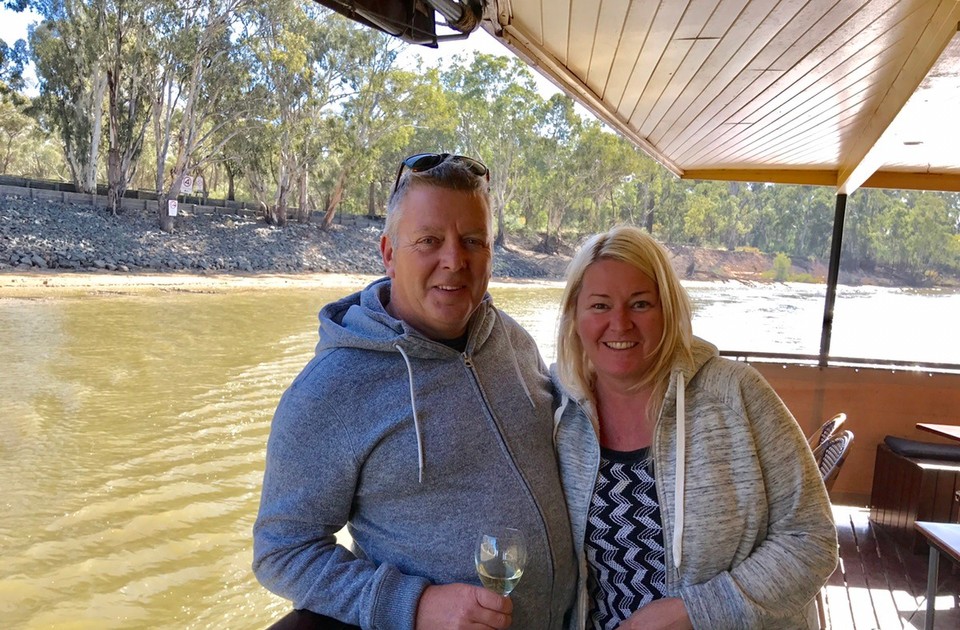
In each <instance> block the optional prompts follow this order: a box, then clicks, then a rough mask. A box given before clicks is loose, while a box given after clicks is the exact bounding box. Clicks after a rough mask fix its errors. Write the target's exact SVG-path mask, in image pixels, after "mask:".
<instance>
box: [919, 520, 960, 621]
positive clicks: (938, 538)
mask: <svg viewBox="0 0 960 630" xmlns="http://www.w3.org/2000/svg"><path fill="white" fill-rule="evenodd" d="M915 527H916V528H917V531H918V532H920V533H921V534H923V536H924V538H926V539H927V542H928V543H930V562H929V564H928V565H927V615H926V618H925V619H924V620H923V628H924V630H933V614H934V612H935V611H936V601H935V600H936V599H937V572H938V571H939V570H940V554H941V553H944V554H946V555H947V557H948V558H950V559H951V560H952V561H953V562H957V563H960V523H931V522H929V521H917V522H916V524H915Z"/></svg>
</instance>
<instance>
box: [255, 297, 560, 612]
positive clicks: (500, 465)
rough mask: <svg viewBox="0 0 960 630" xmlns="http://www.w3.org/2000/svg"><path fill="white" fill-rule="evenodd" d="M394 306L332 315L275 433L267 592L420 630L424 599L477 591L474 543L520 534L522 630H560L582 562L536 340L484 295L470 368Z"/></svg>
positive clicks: (326, 313) (267, 501)
mask: <svg viewBox="0 0 960 630" xmlns="http://www.w3.org/2000/svg"><path fill="white" fill-rule="evenodd" d="M389 291H390V282H389V280H386V279H383V280H379V281H377V282H375V283H373V284H371V285H370V286H368V287H367V288H365V289H364V290H363V291H361V292H360V293H357V294H354V295H351V296H349V297H347V298H344V299H343V300H340V301H338V302H335V303H333V304H330V305H327V306H326V307H324V308H323V310H322V311H321V314H320V343H319V344H318V346H317V352H316V356H315V357H314V358H313V359H312V360H311V361H310V363H309V364H308V365H307V366H306V367H305V368H304V370H303V371H302V372H301V373H300V375H299V376H298V377H297V378H296V380H295V381H294V382H293V384H292V385H291V386H290V388H289V389H288V390H287V391H286V392H285V393H284V395H283V398H282V400H281V401H280V404H279V406H278V408H277V411H276V414H275V416H274V419H273V424H272V427H271V431H270V438H269V442H268V444H267V460H266V471H265V474H264V479H263V494H262V496H261V503H260V513H259V515H258V517H257V521H256V524H255V525H254V562H253V568H254V572H255V573H256V576H257V579H259V580H260V582H261V583H262V584H263V585H264V586H266V587H267V588H268V589H270V590H272V591H273V592H275V593H277V594H279V595H281V596H283V597H286V598H288V599H291V600H293V605H294V607H296V608H306V609H309V610H313V611H315V612H318V613H322V614H325V615H328V616H331V617H334V618H337V619H340V620H343V621H346V622H348V623H351V624H354V625H359V626H362V627H364V628H402V629H409V628H413V625H414V621H415V614H416V608H417V603H418V601H419V598H420V595H421V593H422V592H423V590H424V589H425V588H426V587H427V585H429V584H445V583H451V582H467V583H473V584H477V585H479V581H478V579H477V575H476V570H475V567H474V558H473V556H474V544H475V541H476V538H477V536H478V534H479V533H480V532H481V530H483V529H485V528H486V527H488V526H493V525H509V526H511V527H517V528H519V529H521V530H522V531H523V532H524V533H525V535H526V539H527V545H528V564H527V568H526V571H525V572H524V574H523V579H521V580H520V583H519V585H518V586H517V588H516V590H515V591H514V593H513V595H512V597H513V601H514V627H517V628H530V629H544V630H548V629H554V628H560V627H562V625H563V618H564V614H565V613H566V612H567V610H568V609H569V607H570V605H571V602H572V600H573V594H574V584H575V574H576V569H575V557H574V553H573V548H572V543H571V540H572V537H571V534H570V525H569V519H568V516H567V511H566V509H565V507H564V502H563V492H562V489H561V486H560V479H559V473H558V468H557V463H556V457H555V454H554V451H553V448H552V443H551V436H552V430H553V422H552V410H553V404H552V403H553V398H552V389H551V385H550V377H549V374H548V373H547V371H546V369H545V367H544V365H543V361H542V360H541V359H540V354H539V352H538V351H537V348H536V345H535V344H534V342H533V339H532V338H531V337H530V336H529V335H528V334H527V333H526V332H525V331H524V330H523V329H522V328H521V327H520V326H519V325H517V323H516V322H514V321H513V320H511V319H510V318H509V317H507V316H506V315H504V314H503V313H501V312H500V311H498V310H497V309H496V308H494V307H493V304H492V303H491V301H490V298H489V296H487V298H486V299H485V301H484V302H483V303H482V304H481V305H480V307H479V308H478V309H477V312H476V313H475V314H474V316H473V318H472V319H471V321H470V324H469V329H468V330H469V332H468V340H467V344H466V349H465V351H464V352H462V353H461V352H458V351H456V350H454V349H452V348H450V347H448V346H446V345H444V344H442V343H437V342H434V341H431V340H429V339H427V338H425V337H423V336H422V335H421V334H419V333H418V332H416V331H415V330H413V329H412V328H410V327H409V326H407V325H405V324H404V323H403V322H400V321H398V320H396V319H394V318H393V317H392V316H390V315H389V314H388V313H387V312H386V310H385V309H384V304H385V303H387V301H388V300H389V295H390V293H389ZM344 524H347V525H348V529H349V532H350V534H351V536H352V538H353V545H352V549H349V550H348V549H346V548H345V547H342V546H340V545H338V544H337V543H336V540H335V539H334V533H335V532H337V531H338V530H339V529H340V528H341V527H343V526H344Z"/></svg>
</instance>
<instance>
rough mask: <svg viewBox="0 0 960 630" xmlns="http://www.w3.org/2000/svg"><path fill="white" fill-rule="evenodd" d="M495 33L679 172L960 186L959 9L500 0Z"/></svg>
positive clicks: (920, 1) (857, 3) (859, 3)
mask: <svg viewBox="0 0 960 630" xmlns="http://www.w3.org/2000/svg"><path fill="white" fill-rule="evenodd" d="M482 25H483V28H485V29H486V30H487V31H489V32H490V33H491V34H492V35H493V36H494V37H495V38H497V39H498V40H500V41H501V42H503V43H504V44H505V45H506V46H507V47H508V48H510V49H511V50H513V51H514V52H515V53H516V54H517V55H518V56H520V57H521V58H523V59H524V60H526V61H527V62H528V63H529V64H530V65H531V66H533V67H534V68H536V69H537V70H539V71H540V72H541V73H542V74H544V75H546V76H547V77H549V78H550V79H551V80H552V81H553V82H554V83H555V84H556V85H557V86H558V87H559V88H560V89H562V90H563V91H564V92H566V93H567V94H568V95H570V96H571V97H572V98H574V99H575V100H577V101H579V102H580V103H582V104H583V105H585V106H586V107H587V108H588V109H590V110H592V111H593V113H594V114H596V115H597V116H598V117H599V118H600V119H602V120H603V121H605V122H606V123H607V124H609V125H610V126H611V127H613V128H614V129H616V130H617V131H619V132H620V133H622V134H623V135H624V136H625V137H627V138H629V139H630V140H632V141H633V142H635V143H636V144H637V145H639V146H640V147H642V148H643V149H644V150H645V151H646V152H647V153H649V154H650V155H651V156H653V157H654V158H655V159H657V160H658V161H659V162H660V163H661V164H663V165H664V166H665V167H666V168H668V169H670V170H671V171H672V172H674V173H675V174H676V175H677V176H679V177H682V178H685V179H708V180H740V181H760V182H773V183H785V184H812V185H819V186H831V187H834V188H835V189H836V192H837V193H838V194H849V193H851V192H853V191H854V190H856V189H857V188H859V187H860V186H870V187H881V188H911V189H923V190H945V191H960V152H958V150H957V147H958V146H960V35H958V26H960V2H958V1H957V0H854V1H850V0H809V1H807V2H797V1H796V0H782V1H779V2H778V1H776V0H691V1H688V2H677V1H675V0H633V1H631V0H491V1H490V2H489V4H488V5H487V7H486V19H485V20H484V22H483V23H482Z"/></svg>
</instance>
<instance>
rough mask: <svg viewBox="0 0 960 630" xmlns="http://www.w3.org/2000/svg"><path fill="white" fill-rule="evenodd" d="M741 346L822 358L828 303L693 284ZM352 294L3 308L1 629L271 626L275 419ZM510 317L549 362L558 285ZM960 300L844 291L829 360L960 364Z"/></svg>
mask: <svg viewBox="0 0 960 630" xmlns="http://www.w3.org/2000/svg"><path fill="white" fill-rule="evenodd" d="M687 286H688V289H689V290H690V293H691V295H692V297H693V299H694V303H695V305H696V318H695V323H694V330H695V332H697V333H698V334H699V335H700V336H703V337H705V338H707V339H710V340H711V341H714V342H716V343H718V345H719V346H720V347H721V348H723V349H729V350H747V349H749V350H765V351H780V352H800V353H816V352H817V351H818V349H819V340H820V321H821V320H822V316H823V305H822V296H823V287H822V286H816V285H795V284H790V285H759V286H751V285H746V284H737V283H723V284H712V283H691V284H689V285H687ZM345 291H346V290H345V289H343V288H341V289H311V290H305V289H269V290H259V291H240V290H237V291H230V292H225V293H153V294H139V295H108V294H103V295H93V296H84V297H83V298H79V297H62V298H55V299H37V300H24V299H0V365H2V366H3V367H2V376H0V481H2V488H3V496H2V497H0V505H2V518H0V558H2V563H0V626H2V627H4V628H18V629H19V628H70V629H86V628H90V629H93V628H97V629H102V628H152V629H167V628H169V629H171V630H172V629H183V628H210V627H217V628H230V629H232V630H243V629H246V628H249V629H251V630H252V629H260V628H263V627H266V626H267V625H269V623H271V622H272V621H273V620H275V619H277V618H279V617H280V616H282V615H283V614H284V613H286V612H287V611H288V610H289V604H288V602H286V601H283V600H281V599H279V598H277V597H274V596H273V595H271V594H269V593H268V592H267V591H265V590H264V589H262V588H261V587H260V586H259V585H258V584H257V582H256V580H255V579H254V577H253V576H252V574H251V571H250V561H251V539H250V530H251V527H252V525H253V520H254V517H255V515H256V510H257V504H258V500H259V489H260V479H261V476H262V471H263V454H264V446H265V443H266V438H267V435H268V432H269V423H270V417H271V414H272V412H273V409H274V407H275V405H276V403H277V400H278V399H279V397H280V394H281V393H282V391H283V389H284V388H285V387H286V385H287V384H288V383H289V382H290V381H291V379H292V378H293V377H294V376H295V375H296V374H297V372H298V371H299V369H300V368H301V367H302V366H303V364H304V363H305V362H306V361H307V359H308V358H309V357H310V355H311V354H312V352H313V347H314V343H315V340H316V312H317V310H318V309H319V307H320V306H321V305H322V304H324V303H326V302H328V301H330V300H332V299H335V298H336V297H339V296H340V295H342V294H343V293H345ZM493 293H494V296H495V298H496V300H497V302H498V303H499V304H500V305H501V307H502V308H504V310H506V311H507V312H509V313H511V314H512V315H513V316H514V317H516V318H517V319H518V320H519V321H520V322H521V323H523V324H524V325H525V326H527V328H528V329H529V330H530V331H531V333H532V334H533V335H534V337H535V338H536V339H537V341H538V343H539V344H540V347H541V351H542V352H543V354H544V356H545V357H546V359H547V361H548V362H549V361H551V360H552V358H553V356H554V340H553V335H554V332H555V326H556V314H557V303H558V301H559V298H560V294H561V289H560V288H558V287H547V288H544V287H539V288H530V287H509V288H497V289H495V290H494V291H493ZM958 315H960V293H958V292H956V291H927V292H922V291H910V290H898V289H883V288H875V287H860V288H847V287H841V290H840V295H839V297H838V306H837V316H836V322H835V326H834V334H833V340H834V342H833V354H835V355H838V356H857V357H869V358H897V359H909V360H923V361H930V362H952V363H957V362H960V335H957V332H956V328H957V321H960V318H958Z"/></svg>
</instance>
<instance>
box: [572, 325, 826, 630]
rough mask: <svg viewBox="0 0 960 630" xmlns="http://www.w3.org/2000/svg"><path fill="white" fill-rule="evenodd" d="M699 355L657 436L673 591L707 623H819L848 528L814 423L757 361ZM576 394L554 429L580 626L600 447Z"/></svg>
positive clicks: (700, 623)
mask: <svg viewBox="0 0 960 630" xmlns="http://www.w3.org/2000/svg"><path fill="white" fill-rule="evenodd" d="M694 358H695V360H694V365H691V366H682V367H676V368H674V371H673V373H672V375H671V381H670V386H669V389H668V391H667V394H666V398H665V402H664V404H663V410H662V411H661V414H660V417H659V419H658V421H657V424H656V427H655V430H654V438H653V461H654V474H655V475H656V479H657V495H658V498H659V500H660V510H661V514H662V516H663V536H664V548H665V554H666V566H667V590H668V592H669V594H670V595H671V596H674V597H681V598H683V600H684V604H685V605H686V607H687V611H688V613H689V615H690V618H691V620H692V622H693V626H694V628H697V629H704V630H707V629H709V630H723V629H727V628H730V629H733V628H808V627H816V615H815V609H814V608H813V605H812V599H813V598H814V596H815V595H816V593H817V591H818V590H819V589H820V587H821V586H822V585H823V584H824V583H825V582H826V580H827V578H828V577H829V576H830V574H831V573H832V572H833V570H834V568H835V567H836V564H837V532H836V528H835V526H834V523H833V518H832V514H831V509H830V502H829V499H828V497H827V494H826V491H825V489H824V487H823V482H822V481H821V479H820V475H819V473H818V470H817V466H816V463H815V462H814V460H813V456H812V454H811V452H810V449H809V448H808V447H807V444H806V440H805V439H804V436H803V433H802V432H801V430H800V428H799V426H798V425H797V423H796V421H795V420H794V419H793V416H791V415H790V412H789V411H788V410H787V408H786V406H785V405H784V404H783V402H782V401H781V400H780V398H779V397H777V395H776V393H775V392H774V391H773V389H772V388H771V387H770V385H769V384H767V382H766V381H765V380H763V377H761V376H760V375H759V373H757V371H756V370H754V369H753V368H752V367H750V366H748V365H746V364H745V363H738V362H734V361H729V360H726V359H722V358H720V357H719V356H718V355H717V349H716V347H714V346H712V345H710V344H709V343H707V342H705V341H703V340H701V339H695V343H694ZM568 402H569V401H568V400H567V399H566V397H564V399H563V401H562V403H561V404H560V406H559V408H558V410H557V412H556V416H555V418H556V420H555V421H556V426H555V436H554V439H555V444H556V448H557V452H558V455H559V458H560V473H561V477H562V479H563V485H564V493H565V494H566V497H567V505H568V509H569V510H570V520H571V526H572V528H573V535H574V545H575V547H576V551H577V556H578V558H579V569H580V570H579V588H578V601H577V605H576V607H575V610H574V615H573V617H572V619H571V624H570V626H569V628H571V629H576V630H583V628H584V627H585V624H586V621H587V619H586V615H587V613H588V611H589V602H588V601H587V598H588V596H587V586H586V575H587V565H586V557H585V554H584V549H583V546H584V536H585V533H584V532H585V528H586V520H587V510H588V508H589V506H590V499H591V496H592V494H593V487H594V483H595V481H596V476H597V468H598V466H599V461H600V445H599V442H598V439H597V435H598V433H597V431H596V428H595V427H594V425H593V423H592V421H591V419H590V417H589V416H588V415H587V414H586V413H585V412H584V410H583V409H582V408H581V407H580V406H579V405H576V404H567V403H568ZM678 408H680V409H681V411H682V413H678ZM683 408H685V409H683ZM678 416H682V417H683V418H684V421H683V422H682V423H681V424H680V425H678V423H677V417H678ZM678 444H680V445H682V446H681V447H680V448H679V449H678ZM678 455H679V456H678ZM678 473H679V474H678ZM811 624H813V625H811Z"/></svg>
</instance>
